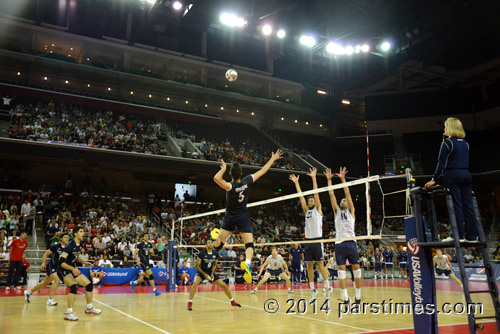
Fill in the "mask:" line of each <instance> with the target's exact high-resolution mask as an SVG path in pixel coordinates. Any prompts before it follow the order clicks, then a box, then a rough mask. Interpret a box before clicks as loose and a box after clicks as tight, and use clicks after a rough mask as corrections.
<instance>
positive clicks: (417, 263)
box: [405, 169, 500, 334]
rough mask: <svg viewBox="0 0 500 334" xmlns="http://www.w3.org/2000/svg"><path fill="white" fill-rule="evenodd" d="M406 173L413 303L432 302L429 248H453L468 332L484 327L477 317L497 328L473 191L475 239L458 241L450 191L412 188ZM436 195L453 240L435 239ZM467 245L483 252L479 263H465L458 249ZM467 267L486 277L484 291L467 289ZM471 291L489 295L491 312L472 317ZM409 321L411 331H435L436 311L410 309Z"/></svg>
mask: <svg viewBox="0 0 500 334" xmlns="http://www.w3.org/2000/svg"><path fill="white" fill-rule="evenodd" d="M406 175H407V182H408V188H409V189H410V191H409V193H410V198H411V203H410V205H411V213H412V215H411V216H410V217H408V218H405V230H406V238H407V246H408V250H409V252H408V255H409V258H408V267H409V269H410V270H409V271H410V283H411V290H412V302H413V305H415V304H416V303H423V304H425V303H432V304H434V305H436V286H435V278H434V268H433V264H432V263H433V262H432V248H434V247H435V248H442V247H448V248H450V247H454V248H455V250H456V254H457V261H458V269H459V271H460V276H461V280H462V284H463V291H464V295H465V300H466V302H467V305H466V306H465V307H466V311H467V316H468V323H469V333H470V334H473V333H477V330H478V329H483V328H484V325H483V324H481V323H477V322H476V321H477V320H480V319H495V320H496V324H497V329H498V331H500V301H499V296H498V287H497V285H496V282H495V277H494V275H493V268H492V266H491V261H490V255H489V252H488V245H487V242H486V237H485V234H484V230H483V226H482V224H481V216H480V213H479V209H478V205H477V201H476V197H475V195H474V194H473V205H474V212H475V216H476V220H475V223H476V227H477V231H478V234H479V240H478V241H460V240H459V239H458V229H457V222H456V217H455V210H454V207H453V199H452V197H451V193H450V191H449V190H448V189H446V188H444V187H442V186H434V187H431V188H429V189H424V188H422V187H415V183H414V181H415V180H414V179H413V178H412V177H411V174H410V172H409V170H408V169H407V171H406ZM436 196H446V205H447V208H448V215H449V218H450V223H451V228H452V231H453V236H454V239H453V241H449V242H443V241H440V240H439V235H438V228H437V220H436V210H435V206H434V198H435V197H436ZM424 200H425V201H426V202H427V210H428V214H427V217H428V218H427V220H426V219H424V217H423V215H422V206H421V202H422V201H424ZM427 225H428V226H427ZM429 239H430V240H429ZM467 247H476V249H479V251H480V252H481V253H482V255H483V259H484V264H483V265H465V263H464V259H463V256H462V252H463V250H464V249H465V248H467ZM468 268H474V269H475V268H484V270H485V274H486V277H487V283H488V290H472V291H471V290H470V289H469V280H468V278H467V274H466V269H468ZM426 277H430V278H431V281H429V280H428V279H426ZM473 293H488V294H490V296H491V300H492V303H493V309H494V312H495V314H494V315H485V316H482V315H481V316H476V314H474V313H472V312H470V310H469V307H468V305H472V300H471V294H473ZM413 321H414V325H415V333H438V327H437V312H434V314H416V313H415V312H413Z"/></svg>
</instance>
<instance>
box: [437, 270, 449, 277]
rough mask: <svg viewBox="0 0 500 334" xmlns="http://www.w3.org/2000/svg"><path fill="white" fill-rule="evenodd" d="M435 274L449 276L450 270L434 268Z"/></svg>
mask: <svg viewBox="0 0 500 334" xmlns="http://www.w3.org/2000/svg"><path fill="white" fill-rule="evenodd" d="M436 274H438V275H442V274H445V275H446V276H450V275H451V274H452V272H451V270H450V269H439V268H436Z"/></svg>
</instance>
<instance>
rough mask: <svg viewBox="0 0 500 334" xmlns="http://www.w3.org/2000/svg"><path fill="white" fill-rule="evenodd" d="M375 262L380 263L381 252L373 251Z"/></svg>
mask: <svg viewBox="0 0 500 334" xmlns="http://www.w3.org/2000/svg"><path fill="white" fill-rule="evenodd" d="M373 257H374V258H375V263H382V253H374V254H373Z"/></svg>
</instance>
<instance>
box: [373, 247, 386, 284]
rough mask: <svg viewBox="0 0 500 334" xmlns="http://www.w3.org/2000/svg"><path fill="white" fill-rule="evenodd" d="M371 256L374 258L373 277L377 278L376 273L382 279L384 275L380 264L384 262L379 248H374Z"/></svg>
mask: <svg viewBox="0 0 500 334" xmlns="http://www.w3.org/2000/svg"><path fill="white" fill-rule="evenodd" d="M373 258H374V259H375V275H374V276H373V279H374V280H376V279H377V273H379V274H380V279H381V280H383V279H384V275H383V274H382V264H383V263H384V256H383V255H382V253H380V251H379V248H378V247H377V248H375V253H373Z"/></svg>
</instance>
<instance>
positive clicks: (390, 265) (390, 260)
mask: <svg viewBox="0 0 500 334" xmlns="http://www.w3.org/2000/svg"><path fill="white" fill-rule="evenodd" d="M382 254H383V255H384V262H385V268H384V272H385V279H387V273H388V272H389V269H390V270H391V278H392V279H394V252H393V251H392V248H391V246H387V250H385V251H384V252H383V253H382Z"/></svg>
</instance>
